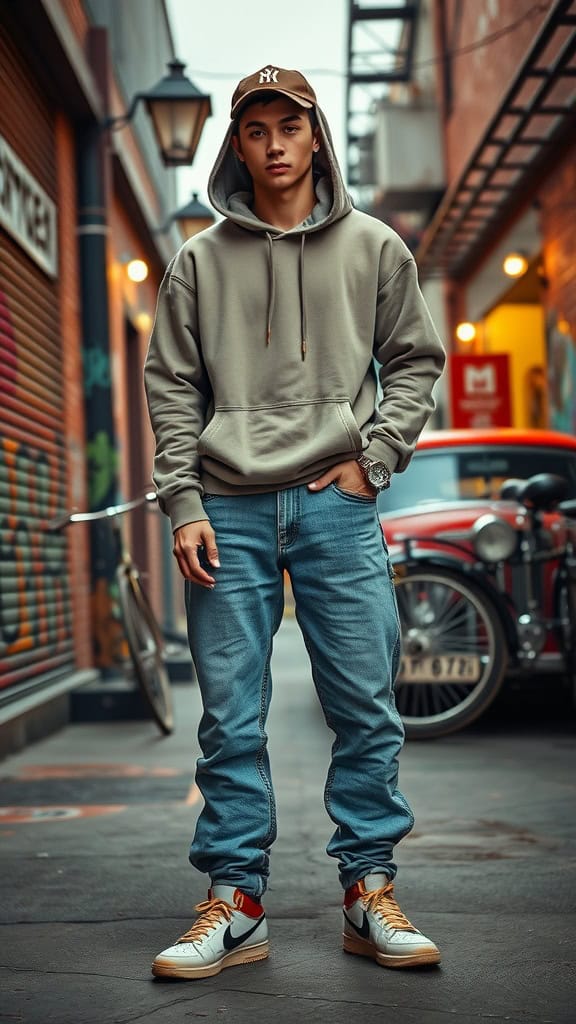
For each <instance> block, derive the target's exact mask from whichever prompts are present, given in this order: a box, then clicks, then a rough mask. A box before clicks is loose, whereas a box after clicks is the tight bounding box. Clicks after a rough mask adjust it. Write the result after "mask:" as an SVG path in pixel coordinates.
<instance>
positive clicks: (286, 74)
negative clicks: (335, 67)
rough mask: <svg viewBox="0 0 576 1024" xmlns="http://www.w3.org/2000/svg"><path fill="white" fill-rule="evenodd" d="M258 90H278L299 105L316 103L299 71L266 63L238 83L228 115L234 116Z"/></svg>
mask: <svg viewBox="0 0 576 1024" xmlns="http://www.w3.org/2000/svg"><path fill="white" fill-rule="evenodd" d="M258 92H280V93H282V94H283V95H284V96H289V97H290V99H291V100H294V101H295V102H296V103H299V104H300V106H301V107H308V108H310V107H313V106H314V105H315V104H316V103H317V100H316V93H315V92H314V89H313V88H312V86H311V85H310V83H309V82H307V81H306V79H305V78H304V75H302V74H300V72H299V71H287V70H286V68H277V67H275V66H274V65H273V64H267V65H266V67H264V68H261V69H260V71H255V72H254V74H253V75H248V77H247V78H243V79H242V81H241V82H239V83H238V85H237V86H236V89H235V90H234V95H233V97H232V108H231V110H230V117H236V114H237V113H238V111H239V110H240V108H241V107H242V105H243V103H244V102H245V101H246V100H247V99H248V97H249V96H252V95H253V94H255V93H258Z"/></svg>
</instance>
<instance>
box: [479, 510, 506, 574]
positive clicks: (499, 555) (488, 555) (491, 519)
mask: <svg viewBox="0 0 576 1024" xmlns="http://www.w3.org/2000/svg"><path fill="white" fill-rule="evenodd" d="M472 543H473V545H474V550H475V552H476V554H477V555H478V558H481V559H482V561H483V562H505V561H506V559H507V558H510V556H511V555H512V554H513V553H514V551H515V550H516V531H515V530H514V527H513V526H511V525H510V523H509V522H508V521H507V520H506V519H499V518H498V516H493V515H490V514H488V515H485V516H480V518H479V519H477V520H476V522H475V523H474V526H473V527H472Z"/></svg>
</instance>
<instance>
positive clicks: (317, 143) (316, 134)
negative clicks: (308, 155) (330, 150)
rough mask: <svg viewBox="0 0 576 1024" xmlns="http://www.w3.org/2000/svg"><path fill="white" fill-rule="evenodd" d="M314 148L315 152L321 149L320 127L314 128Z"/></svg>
mask: <svg viewBox="0 0 576 1024" xmlns="http://www.w3.org/2000/svg"><path fill="white" fill-rule="evenodd" d="M312 149H313V150H314V152H315V153H318V151H319V149H320V132H319V130H318V128H315V129H314V141H313V142H312Z"/></svg>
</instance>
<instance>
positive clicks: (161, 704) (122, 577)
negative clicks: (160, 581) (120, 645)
mask: <svg viewBox="0 0 576 1024" xmlns="http://www.w3.org/2000/svg"><path fill="white" fill-rule="evenodd" d="M155 501H156V495H155V494H154V493H153V492H149V493H147V494H145V495H144V496H143V497H141V498H135V499H133V500H132V501H127V502H125V503H124V504H122V505H109V506H108V507H107V508H103V509H101V510H99V511H97V512H68V513H66V514H65V515H63V516H61V517H59V518H58V519H55V520H54V521H53V522H52V523H50V524H49V526H48V529H49V530H50V531H52V532H54V531H57V530H62V529H64V528H65V527H67V526H69V525H70V524H71V523H93V522H96V521H98V520H103V519H106V520H108V521H109V522H110V529H111V531H112V535H113V540H114V548H115V561H116V570H115V575H116V582H117V584H118V603H119V606H120V615H121V619H122V624H123V626H124V632H125V636H126V641H127V643H128V650H129V652H130V658H131V661H132V665H133V668H134V675H135V678H136V680H137V682H138V685H139V687H140V692H141V694H142V696H143V698H144V701H145V703H146V705H147V707H148V709H149V710H150V712H151V714H152V717H153V718H154V720H155V721H156V723H157V725H158V726H159V728H160V730H161V732H162V733H164V735H169V734H170V733H171V732H173V730H174V712H173V704H172V686H171V683H170V678H169V676H168V671H167V669H166V665H165V662H164V638H163V636H162V631H161V629H160V626H159V625H158V622H157V621H156V617H155V615H154V612H153V611H152V607H151V605H150V601H149V599H148V597H147V595H146V592H145V590H144V589H143V587H142V582H141V578H140V573H139V572H138V569H137V567H136V565H135V564H134V561H133V559H132V555H131V554H130V552H129V551H128V548H127V547H126V545H125V543H124V538H123V533H122V528H121V526H120V517H121V516H123V515H124V514H125V513H126V512H131V511H132V510H133V509H135V508H139V507H140V506H141V505H144V504H152V503H153V502H155Z"/></svg>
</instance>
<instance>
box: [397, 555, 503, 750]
mask: <svg viewBox="0 0 576 1024" xmlns="http://www.w3.org/2000/svg"><path fill="white" fill-rule="evenodd" d="M397 568H398V567H397ZM396 597H397V601H398V612H399V616H400V624H401V628H402V661H401V666H400V671H399V673H398V677H397V679H396V704H397V707H398V711H399V713H400V715H401V717H402V721H403V722H404V726H405V729H406V735H407V736H408V737H409V738H413V739H425V738H431V737H434V736H442V735H444V734H445V733H448V732H453V731H455V730H456V729H461V728H462V727H463V726H465V725H468V724H469V723H470V722H472V721H474V719H475V718H477V717H478V716H479V715H480V714H481V713H482V712H483V711H484V710H485V709H486V708H487V707H488V705H489V704H490V703H491V701H492V700H493V699H494V697H495V696H496V694H497V692H498V690H499V688H500V686H501V683H502V679H503V677H504V673H505V670H506V666H507V661H508V654H507V645H506V638H505V636H504V631H503V629H502V625H501V623H500V619H499V617H498V613H497V611H496V609H495V607H494V606H493V605H492V603H491V602H490V600H489V598H487V597H486V596H485V594H484V592H483V591H482V589H481V588H480V587H479V586H477V585H476V584H475V583H474V582H473V581H472V580H469V579H467V578H466V577H465V576H463V575H460V574H459V573H458V572H455V571H452V570H450V569H445V568H443V567H433V566H431V567H420V566H402V567H400V575H398V576H397V579H396Z"/></svg>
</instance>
